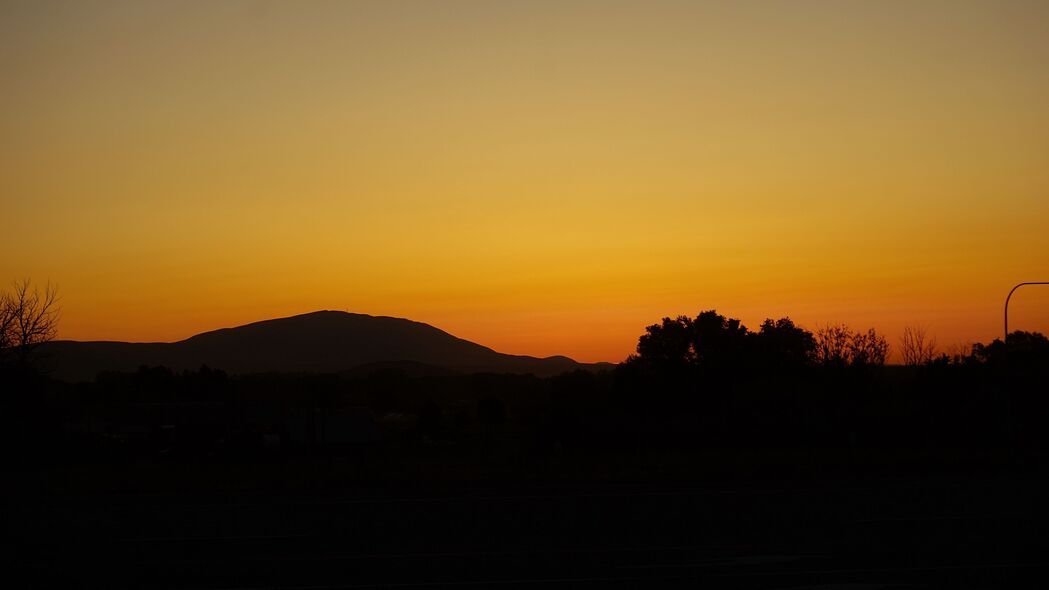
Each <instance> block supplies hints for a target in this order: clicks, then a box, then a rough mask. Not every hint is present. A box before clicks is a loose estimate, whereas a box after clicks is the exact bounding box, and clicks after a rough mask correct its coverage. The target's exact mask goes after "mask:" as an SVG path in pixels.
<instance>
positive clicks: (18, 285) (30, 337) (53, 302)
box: [0, 279, 60, 366]
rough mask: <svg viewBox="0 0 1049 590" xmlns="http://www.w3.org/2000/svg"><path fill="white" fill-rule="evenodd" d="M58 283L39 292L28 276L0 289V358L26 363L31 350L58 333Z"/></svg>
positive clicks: (19, 363)
mask: <svg viewBox="0 0 1049 590" xmlns="http://www.w3.org/2000/svg"><path fill="white" fill-rule="evenodd" d="M59 312H60V310H59V308H58V287H56V286H55V285H52V284H50V283H48V284H47V286H46V287H45V288H44V291H43V293H41V292H40V290H39V289H37V288H35V287H33V286H32V282H31V281H30V280H29V279H25V280H22V281H17V282H15V283H14V285H13V289H12V291H11V292H10V293H0V361H3V362H14V363H16V364H18V365H23V366H24V365H26V364H28V363H29V361H30V357H31V355H32V353H33V351H34V350H35V349H36V348H37V347H38V346H40V345H41V344H43V343H45V342H49V341H51V340H54V338H55V336H56V335H57V334H58V318H59Z"/></svg>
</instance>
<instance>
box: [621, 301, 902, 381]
mask: <svg viewBox="0 0 1049 590" xmlns="http://www.w3.org/2000/svg"><path fill="white" fill-rule="evenodd" d="M888 353H889V343H888V341H887V340H886V339H885V338H884V337H883V336H881V335H880V334H878V333H877V332H876V331H875V330H874V329H873V328H872V329H870V330H867V331H866V332H855V331H853V330H851V329H850V328H849V327H848V326H845V325H831V326H826V327H823V328H820V329H819V330H817V331H816V332H815V333H813V332H810V331H808V330H806V329H804V328H802V327H800V326H798V325H796V324H795V323H794V322H793V321H792V320H791V319H790V318H780V319H778V320H773V319H766V320H765V321H764V322H763V323H762V324H761V326H760V327H759V328H758V330H757V331H751V330H749V329H748V328H747V327H746V326H744V325H743V323H742V322H740V320H738V319H735V318H727V317H725V316H723V315H721V314H719V313H717V311H715V310H709V311H704V312H702V313H700V314H699V315H697V316H696V317H695V318H690V317H688V316H678V317H677V318H669V317H666V318H663V321H662V322H661V323H659V324H653V325H651V326H648V327H647V328H645V333H644V334H643V335H642V336H641V338H640V339H639V340H638V344H637V354H634V355H631V356H630V357H629V358H628V359H627V361H626V364H627V365H633V366H639V367H647V368H652V369H657V370H659V369H669V370H674V369H681V368H687V367H692V368H697V369H705V370H724V369H738V370H742V369H790V368H800V367H806V366H812V365H824V366H842V367H844V366H855V367H860V366H869V365H883V364H885V359H886V357H887V356H888Z"/></svg>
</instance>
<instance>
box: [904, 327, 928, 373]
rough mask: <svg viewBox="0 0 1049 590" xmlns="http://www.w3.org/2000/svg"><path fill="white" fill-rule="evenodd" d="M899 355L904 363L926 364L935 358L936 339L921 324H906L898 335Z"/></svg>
mask: <svg viewBox="0 0 1049 590" xmlns="http://www.w3.org/2000/svg"><path fill="white" fill-rule="evenodd" d="M900 356H901V357H902V358H903V364H905V365H912V366H913V365H927V364H929V363H931V362H932V360H933V359H934V358H936V339H935V338H932V337H930V336H929V335H928V334H926V332H925V328H922V327H921V326H906V327H905V328H904V329H903V334H902V335H901V336H900Z"/></svg>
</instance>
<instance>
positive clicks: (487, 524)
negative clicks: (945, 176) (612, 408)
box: [6, 474, 1049, 588]
mask: <svg viewBox="0 0 1049 590" xmlns="http://www.w3.org/2000/svg"><path fill="white" fill-rule="evenodd" d="M35 477H36V478H37V479H36V480H35V481H34V482H24V483H31V484H32V485H25V486H20V489H21V490H22V491H20V492H11V491H10V490H9V493H8V495H7V500H8V501H7V506H8V509H7V515H6V520H7V528H8V530H9V531H10V533H11V534H12V538H13V540H14V541H15V542H14V544H13V547H12V549H10V550H9V553H8V556H9V557H13V565H14V570H15V571H13V572H12V571H11V570H9V572H11V573H10V574H9V576H11V577H10V579H21V580H23V581H22V582H18V583H16V584H15V585H13V586H11V587H23V588H50V587H70V588H71V587H107V588H112V587H150V588H184V587H191V588H275V587H281V588H374V587H389V588H398V587H405V588H440V587H449V588H456V587H507V588H509V587H513V588H524V587H564V588H577V587H616V588H620V587H622V588H653V587H686V586H687V587H695V586H697V585H702V586H707V587H725V588H1007V587H1036V586H1037V585H1038V584H1032V582H1033V580H1034V579H1042V580H1045V579H1047V578H1049V576H1047V575H1046V574H1047V573H1049V558H1047V556H1046V554H1045V551H1044V549H1045V548H1046V543H1045V541H1044V534H1045V533H1044V531H1045V530H1046V528H1047V527H1046V525H1047V524H1049V514H1047V510H1046V507H1045V501H1044V499H1045V487H1044V485H1043V484H1042V483H1041V482H1040V481H1039V480H1038V479H1036V478H1032V477H1030V476H1009V475H1000V476H994V477H978V478H977V477H973V478H965V477H958V476H950V477H932V476H929V477H920V476H912V477H906V478H897V479H876V480H863V479H858V478H852V479H836V480H808V481H804V482H801V481H793V482H792V481H764V482H762V481H751V482H747V483H740V482H738V481H737V482H734V483H717V482H706V483H683V482H678V483H673V482H663V483H655V482H651V481H649V482H645V483H601V482H593V481H591V482H578V483H548V484H544V483H535V482H531V483H520V482H516V483H515V482H491V483H488V484H465V483H454V482H452V483H444V484H439V483H433V482H431V483H428V484H411V483H400V484H393V483H386V484H383V485H368V484H363V483H362V484H352V485H345V486H339V487H338V488H337V489H329V487H326V486H320V485H318V486H316V487H314V488H313V489H309V488H308V487H298V488H296V489H291V490H285V491H279V490H269V491H264V492H259V491H243V492H238V491H234V490H229V489H227V490H225V491H204V490H200V489H197V490H186V491H184V492H182V493H170V492H168V493H154V492H147V491H138V492H131V491H95V492H92V493H85V492H83V491H80V492H75V493H68V492H62V491H59V490H60V489H61V487H62V486H61V482H60V481H59V480H60V479H61V477H65V476H64V475H58V476H56V475H55V474H51V475H47V474H37V475H36V476H35ZM19 570H20V571H19ZM15 572H17V574H16V573H15ZM22 573H24V574H27V575H25V576H24V577H22V576H21V574H22ZM15 575H17V576H18V577H14V576H15Z"/></svg>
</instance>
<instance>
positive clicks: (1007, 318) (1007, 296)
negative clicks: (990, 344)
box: [1002, 281, 1049, 344]
mask: <svg viewBox="0 0 1049 590" xmlns="http://www.w3.org/2000/svg"><path fill="white" fill-rule="evenodd" d="M1024 285H1049V281H1028V282H1025V283H1020V284H1018V285H1016V286H1015V287H1013V288H1012V289H1010V290H1009V294H1008V295H1006V296H1005V335H1004V336H1003V337H1002V344H1005V343H1006V342H1007V341H1008V340H1009V300H1010V299H1012V298H1013V293H1014V292H1016V290H1017V289H1019V288H1020V287H1023V286H1024Z"/></svg>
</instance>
